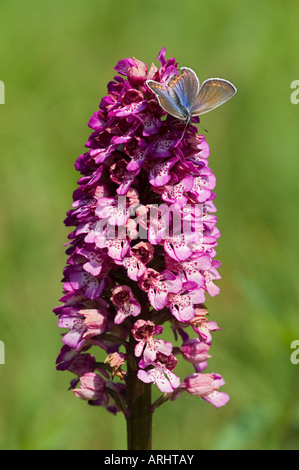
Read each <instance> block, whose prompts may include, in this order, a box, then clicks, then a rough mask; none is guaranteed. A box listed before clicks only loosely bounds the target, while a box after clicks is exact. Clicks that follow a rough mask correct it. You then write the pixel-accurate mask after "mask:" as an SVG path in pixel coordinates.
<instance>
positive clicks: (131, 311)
mask: <svg viewBox="0 0 299 470" xmlns="http://www.w3.org/2000/svg"><path fill="white" fill-rule="evenodd" d="M111 301H112V303H113V304H114V305H115V306H116V307H117V314H116V317H115V319H114V322H115V323H116V324H118V323H122V322H123V321H124V320H125V319H126V318H127V317H129V316H130V315H132V316H133V317H136V316H138V315H139V313H140V311H141V306H140V303H139V302H138V301H137V300H136V299H135V298H134V296H133V293H132V290H131V288H130V287H129V286H118V287H115V289H113V291H112V297H111Z"/></svg>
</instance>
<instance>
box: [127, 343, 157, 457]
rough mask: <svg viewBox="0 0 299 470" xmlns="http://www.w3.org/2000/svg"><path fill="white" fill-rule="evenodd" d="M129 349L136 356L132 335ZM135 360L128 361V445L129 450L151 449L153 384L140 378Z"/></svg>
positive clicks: (132, 355)
mask: <svg viewBox="0 0 299 470" xmlns="http://www.w3.org/2000/svg"><path fill="white" fill-rule="evenodd" d="M130 336H131V338H130V345H129V351H130V356H131V358H134V342H135V341H134V338H133V337H132V335H130ZM129 351H128V352H129ZM133 362H134V361H128V369H127V401H128V414H127V417H126V420H127V445H128V450H151V448H152V411H151V384H146V383H144V382H142V381H141V380H139V379H138V377H137V367H135V365H134V364H133Z"/></svg>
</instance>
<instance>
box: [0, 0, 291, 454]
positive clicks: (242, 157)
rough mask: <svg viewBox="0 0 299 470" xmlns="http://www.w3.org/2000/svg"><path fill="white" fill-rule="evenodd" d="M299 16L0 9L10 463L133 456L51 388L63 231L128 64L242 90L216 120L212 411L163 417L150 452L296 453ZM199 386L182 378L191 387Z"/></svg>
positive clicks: (105, 418)
mask: <svg viewBox="0 0 299 470" xmlns="http://www.w3.org/2000/svg"><path fill="white" fill-rule="evenodd" d="M298 20H299V4H296V3H295V2H291V1H285V2H279V1H273V0H272V1H270V0H268V1H267V0H263V1H257V0H253V1H252V2H246V1H244V0H242V1H239V2H236V1H233V0H227V1H226V2H222V1H220V0H214V1H213V2H206V1H202V0H189V1H185V2H181V1H177V0H172V1H169V0H164V1H163V2H161V1H158V0H151V1H148V0H143V1H142V2H140V1H138V0H127V1H126V2H124V1H120V0H114V1H109V0H101V1H96V0H84V1H79V0H72V1H68V0H64V1H61V2H50V1H49V0H39V1H37V0H31V1H30V2H25V1H22V0H15V1H14V2H10V1H8V0H1V1H0V80H2V81H3V82H4V83H5V100H6V103H5V105H1V106H0V158H1V184H0V197H1V211H0V221H1V226H0V240H1V270H0V276H1V281H0V289H1V307H0V309H1V314H0V339H1V340H2V341H3V342H4V343H5V353H6V358H5V359H6V363H5V365H0V381H1V389H0V448H1V449H125V448H126V431H125V422H124V419H123V417H122V416H121V415H119V416H117V417H114V416H112V415H110V414H108V413H107V412H106V411H105V410H104V409H103V408H93V407H89V406H87V405H86V404H85V403H84V402H82V401H81V400H78V399H76V398H75V397H73V396H72V394H71V392H70V391H68V390H67V387H68V384H69V380H70V378H71V374H69V373H68V372H65V373H62V372H57V371H56V370H55V359H56V356H57V354H58V351H59V349H60V347H61V337H60V334H61V330H60V329H58V327H57V319H56V317H55V316H54V314H53V313H52V308H53V307H55V306H56V305H58V303H59V302H58V299H59V297H60V296H61V289H62V285H61V283H60V279H61V277H62V269H63V267H64V265H65V262H66V256H65V254H64V248H63V247H62V244H63V243H65V242H66V237H67V233H68V230H67V229H66V228H65V227H64V225H63V219H64V217H65V213H66V211H67V210H68V209H69V208H70V206H71V202H72V192H73V190H74V189H75V187H76V181H77V179H78V174H76V172H75V169H74V166H73V164H74V161H75V159H76V158H77V156H78V155H79V154H80V153H82V152H83V151H84V144H85V142H86V140H87V138H88V136H89V133H90V130H89V129H88V127H87V122H88V120H89V118H90V116H91V114H92V113H93V112H94V111H95V110H96V109H97V107H98V103H99V101H100V99H101V97H102V96H104V95H105V94H106V84H107V82H108V81H109V80H111V79H112V78H113V76H114V75H115V71H114V70H113V67H114V65H115V64H116V63H117V61H118V60H119V59H121V58H125V57H133V56H134V57H136V58H138V59H141V60H143V61H145V62H147V64H148V65H150V64H151V62H152V61H154V62H155V63H156V64H157V62H156V57H157V55H158V52H159V50H160V49H161V48H162V47H163V46H166V48H167V57H168V58H169V57H176V59H177V60H178V62H179V65H180V66H183V65H185V66H189V67H191V68H193V69H194V70H195V71H196V72H197V73H198V75H199V78H200V79H201V81H203V80H204V79H206V78H208V77H213V76H220V77H222V78H226V79H228V80H230V81H232V82H233V83H234V84H235V85H236V86H237V88H238V93H237V95H236V97H234V98H233V100H231V101H230V102H229V103H228V104H226V105H225V106H223V107H221V108H219V109H218V110H216V111H214V112H213V113H209V114H207V115H204V116H203V117H202V119H201V122H202V125H203V126H204V127H205V128H207V129H208V133H207V134H206V138H207V140H208V142H209V144H210V149H211V156H210V165H211V168H212V169H213V171H214V173H215V174H216V176H217V188H216V190H217V199H216V204H217V208H218V218H219V222H218V226H219V228H220V230H221V232H222V237H221V239H220V241H219V247H218V259H221V261H222V263H223V266H222V269H221V274H222V276H223V279H222V280H221V281H220V283H219V285H220V287H221V294H220V295H219V296H218V297H216V298H214V299H210V300H209V301H208V302H207V305H208V307H209V311H210V316H211V319H213V320H215V321H217V322H218V324H219V326H221V327H222V328H223V331H219V332H216V333H215V334H214V343H213V345H212V348H211V353H212V356H213V357H212V359H211V360H210V363H209V368H208V371H211V372H219V373H220V374H222V375H223V377H224V378H225V380H226V385H225V387H223V390H224V391H226V392H228V393H229V394H230V396H231V401H230V402H229V404H228V405H227V406H226V407H224V408H221V409H220V410H218V411H217V410H216V409H215V408H214V407H212V406H211V405H209V404H207V403H206V402H204V401H203V400H200V399H196V398H192V397H190V396H187V394H184V395H182V397H181V398H180V399H179V400H177V401H175V402H173V403H166V404H165V405H163V407H161V408H160V409H158V410H157V411H156V413H155V415H154V427H153V435H154V436H153V448H154V449H298V448H299V393H298V392H299V365H294V364H292V363H291V361H290V354H291V352H292V350H291V349H290V344H291V342H292V341H293V340H294V339H299V321H298V305H299V301H298V300H299V299H298V297H299V293H298V290H299V289H298V284H299V256H298V254H299V250H298V228H299V226H298V220H297V215H298V207H299V189H298V173H299V132H298V123H299V106H296V105H293V104H292V103H291V101H290V95H291V92H292V90H291V89H290V84H291V82H292V81H293V80H296V79H297V80H298V79H299V62H298V49H299V36H298ZM188 373H191V369H190V368H189V367H187V368H186V375H187V374H188Z"/></svg>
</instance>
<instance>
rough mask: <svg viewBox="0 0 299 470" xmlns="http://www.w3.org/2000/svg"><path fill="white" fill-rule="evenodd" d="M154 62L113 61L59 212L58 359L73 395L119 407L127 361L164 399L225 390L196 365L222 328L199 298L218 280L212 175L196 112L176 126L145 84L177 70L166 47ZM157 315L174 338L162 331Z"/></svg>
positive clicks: (221, 398)
mask: <svg viewBox="0 0 299 470" xmlns="http://www.w3.org/2000/svg"><path fill="white" fill-rule="evenodd" d="M157 60H158V62H159V64H158V66H156V65H154V64H151V65H150V66H147V65H146V64H145V63H144V62H143V61H141V60H139V59H136V58H125V59H121V60H119V61H118V63H117V64H116V66H115V74H116V75H115V76H114V78H113V79H112V80H111V81H110V82H109V83H108V85H107V94H106V96H104V97H103V98H102V99H101V100H100V104H99V107H98V109H96V110H95V111H94V112H93V114H92V116H91V118H90V120H89V122H88V126H89V128H90V129H91V134H90V136H89V138H88V139H87V142H86V144H85V147H86V148H85V152H84V153H82V154H81V155H79V157H78V158H77V160H76V162H75V169H76V171H78V172H79V173H80V177H79V179H78V186H77V188H76V189H75V191H74V193H73V203H72V207H71V209H70V210H68V211H67V215H66V218H65V221H64V222H65V225H66V226H67V227H73V229H72V231H71V232H70V233H69V235H68V240H67V243H66V244H65V246H66V254H67V256H68V259H67V265H66V267H65V268H64V270H63V280H62V281H63V296H62V297H61V299H60V302H61V303H62V305H60V306H58V307H56V308H55V309H54V312H55V314H56V315H57V316H58V326H59V327H60V328H63V329H67V331H64V332H63V334H62V348H61V351H60V353H59V355H58V358H57V369H59V370H68V371H69V372H71V373H72V374H73V377H74V378H73V379H72V380H71V384H70V387H71V389H72V390H73V393H74V395H75V396H77V397H79V398H81V399H83V400H85V401H87V402H88V403H90V404H93V405H98V406H104V407H105V408H106V409H107V410H108V411H110V412H112V413H116V412H117V411H120V410H121V411H122V412H124V413H125V415H126V416H127V413H128V409H127V407H128V403H129V400H128V397H127V376H128V374H127V370H130V368H131V370H133V371H134V373H135V374H136V373H137V377H138V378H139V380H141V381H142V382H144V383H152V384H155V385H156V386H157V387H158V389H159V390H160V391H161V392H162V393H164V394H169V397H170V396H171V397H177V396H178V395H180V394H181V393H182V392H183V391H187V392H188V393H191V394H193V395H198V396H202V397H203V398H204V399H205V400H206V401H209V402H210V403H212V404H213V405H215V406H217V407H218V406H223V404H225V402H226V401H227V400H228V398H227V395H226V394H224V393H222V392H219V391H218V388H219V387H220V386H221V385H223V384H224V381H223V379H222V378H221V377H220V376H218V375H217V374H203V373H202V371H203V370H205V369H206V368H207V366H208V361H209V358H210V347H211V344H212V334H213V332H214V331H216V330H219V329H220V328H219V327H218V325H217V323H216V322H215V321H209V320H208V318H207V315H208V312H207V310H206V307H205V306H204V302H205V301H206V297H207V296H208V295H209V296H211V297H214V296H215V295H217V294H218V293H219V287H218V285H217V281H218V280H219V279H220V278H221V277H220V274H219V272H218V270H219V268H220V261H218V260H217V259H216V256H217V251H216V250H217V245H218V240H219V237H220V232H219V230H218V228H217V216H216V210H217V209H216V206H215V204H214V201H215V198H216V194H215V192H214V190H215V185H216V178H215V175H214V174H213V171H212V170H211V168H210V167H209V146H208V143H207V142H206V139H205V136H204V135H199V134H198V129H197V127H196V124H197V123H198V122H199V118H198V117H195V118H194V117H192V118H191V122H190V123H189V125H188V126H187V127H186V126H185V123H184V122H182V121H180V120H178V119H176V118H174V117H173V116H171V115H169V114H168V113H166V111H165V110H164V109H163V108H162V107H161V106H160V104H159V102H158V100H157V98H156V96H155V94H154V93H153V92H152V91H151V90H150V89H149V88H148V86H147V83H146V82H147V80H149V79H152V80H154V81H157V82H160V83H161V84H163V85H167V83H168V81H169V79H170V78H171V77H172V76H174V75H179V70H178V64H177V62H176V60H175V58H170V59H166V49H165V48H162V49H161V51H160V52H159V55H158V57H157ZM162 324H163V325H164V324H165V328H164V329H163V327H162V326H161V325H162ZM167 324H169V325H170V327H171V333H172V332H173V334H174V335H173V341H170V340H169V337H168V336H167V338H168V340H167V341H166V340H165V339H163V335H165V334H167V333H166V332H167V331H168V329H167ZM189 330H190V331H191V333H192V334H193V336H195V337H191V335H189V333H188V331H189ZM157 336H159V338H157ZM91 348H92V354H90V352H89V350H90V349H91ZM98 351H102V356H103V352H104V357H106V360H104V359H99V358H98V357H97V355H98ZM102 360H103V361H104V362H101V361H102ZM178 360H180V361H182V360H185V361H186V362H187V363H188V366H189V367H190V368H192V372H194V373H193V374H191V375H189V376H188V377H187V378H186V379H185V380H184V379H183V378H182V379H181V378H180V377H178V376H177V375H176V374H175V372H174V371H175V369H176V366H177V363H178ZM126 369H127V370H126ZM112 378H113V382H112V380H110V379H112Z"/></svg>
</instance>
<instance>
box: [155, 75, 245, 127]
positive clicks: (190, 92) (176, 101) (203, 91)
mask: <svg viewBox="0 0 299 470" xmlns="http://www.w3.org/2000/svg"><path fill="white" fill-rule="evenodd" d="M181 71H182V73H181V75H178V76H177V75H174V76H172V77H171V78H170V79H169V81H168V83H167V85H164V84H163V83H159V82H156V81H154V80H147V82H146V84H147V86H148V88H149V89H150V90H151V91H152V92H153V93H155V95H156V97H157V99H158V101H159V104H160V106H161V107H162V108H163V109H164V110H165V111H166V112H167V113H169V114H171V115H172V116H174V117H176V118H177V119H180V120H182V121H185V122H186V123H187V124H189V123H190V120H191V117H192V116H199V115H200V114H204V113H207V112H209V111H212V110H213V109H215V108H217V107H218V106H220V105H221V104H223V103H225V102H226V101H227V100H229V99H230V98H231V97H232V96H233V95H234V94H235V93H236V91H237V89H236V87H235V86H234V85H233V84H232V83H230V82H229V81H228V80H224V79H222V78H209V79H208V80H206V81H204V82H203V84H202V85H201V87H200V84H199V80H198V78H197V75H196V73H195V72H194V71H193V70H192V69H190V68H189V67H182V68H181Z"/></svg>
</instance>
